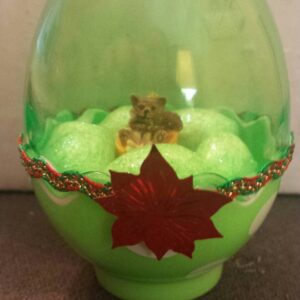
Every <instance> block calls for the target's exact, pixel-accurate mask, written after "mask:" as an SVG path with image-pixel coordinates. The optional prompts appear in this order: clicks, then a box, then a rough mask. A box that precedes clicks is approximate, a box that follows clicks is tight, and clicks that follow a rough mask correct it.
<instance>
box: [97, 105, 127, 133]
mask: <svg viewBox="0 0 300 300" xmlns="http://www.w3.org/2000/svg"><path fill="white" fill-rule="evenodd" d="M131 109H132V107H131V106H122V107H120V108H118V109H116V110H114V111H113V112H111V113H110V114H109V115H108V116H107V117H106V118H105V120H104V121H103V122H102V124H101V125H102V126H104V127H105V128H108V129H109V130H110V131H111V133H112V134H113V135H114V136H116V135H117V133H118V131H119V130H120V129H122V128H126V127H128V123H129V120H130V110H131Z"/></svg>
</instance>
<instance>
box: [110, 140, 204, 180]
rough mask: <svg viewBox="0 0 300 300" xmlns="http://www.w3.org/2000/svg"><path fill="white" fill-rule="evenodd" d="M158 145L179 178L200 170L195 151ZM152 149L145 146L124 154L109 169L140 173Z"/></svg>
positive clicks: (177, 146)
mask: <svg viewBox="0 0 300 300" xmlns="http://www.w3.org/2000/svg"><path fill="white" fill-rule="evenodd" d="M156 146H157V148H158V150H159V152H160V153H161V154H162V156H163V157H164V159H165V160H166V161H167V162H168V163H169V164H170V165H171V167H172V168H173V169H174V170H175V172H176V173H177V176H178V177H179V178H186V177H189V176H191V175H192V174H193V173H194V172H196V171H197V170H198V167H199V164H200V160H199V159H198V157H197V155H196V154H195V153H194V152H192V151H190V150H188V149H186V148H184V147H182V146H179V145H170V144H160V145H156ZM150 150H151V146H144V147H142V148H139V149H134V150H132V151H130V152H128V153H126V154H123V155H122V156H120V157H119V158H117V159H116V160H114V161H113V162H112V163H111V164H110V165H109V166H108V170H111V171H116V172H122V173H123V172H126V173H131V174H135V175H138V174H140V168H141V165H142V163H143V161H144V160H145V159H146V157H147V156H148V154H149V152H150Z"/></svg>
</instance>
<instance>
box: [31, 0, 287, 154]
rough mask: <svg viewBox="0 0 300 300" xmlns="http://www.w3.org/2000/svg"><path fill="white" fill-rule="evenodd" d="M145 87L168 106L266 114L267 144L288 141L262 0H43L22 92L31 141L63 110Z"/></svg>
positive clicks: (279, 66) (277, 62)
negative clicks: (46, 0) (272, 139)
mask: <svg viewBox="0 0 300 300" xmlns="http://www.w3.org/2000/svg"><path fill="white" fill-rule="evenodd" d="M153 92H154V93H156V94H159V95H162V96H165V97H166V98H167V99H168V103H169V106H170V107H173V108H175V109H179V108H183V109H185V108H212V109H217V108H221V107H223V108H229V109H231V110H233V111H234V112H235V113H236V114H244V115H245V112H247V114H248V116H249V115H250V116H255V115H258V116H263V115H266V116H267V117H268V118H269V120H270V122H271V126H272V130H273V133H274V137H275V142H276V144H277V145H278V146H282V145H287V144H288V142H289V137H288V135H289V124H288V123H289V88H288V82H287V74H286V69H285V63H284V59H283V55H282V48H281V45H280V41H279V38H278V34H277V31H276V28H275V26H274V24H273V21H272V18H271V16H270V13H269V9H268V8H267V6H266V4H265V1H264V0H234V1H227V0H216V1H211V0H201V1H199V0H186V1H182V0H152V1H148V0H130V1H123V0H114V1H111V0H90V1H89V2H88V3H87V2H86V1H84V0H49V3H48V6H47V8H46V10H45V13H44V15H43V19H42V22H41V25H40V31H39V32H38V34H37V37H36V41H35V44H34V51H33V55H32V61H31V67H30V72H29V77H28V88H27V96H26V102H27V104H26V109H25V113H26V114H25V126H26V132H27V134H28V136H29V137H30V141H31V142H32V145H33V146H34V147H36V146H37V144H38V142H39V139H40V137H41V134H42V132H43V130H44V129H45V126H46V120H47V118H49V117H53V116H54V115H56V114H57V113H58V112H60V111H62V110H69V111H71V112H72V113H73V114H74V115H77V116H79V115H80V114H81V113H82V112H83V111H84V110H86V109H100V110H103V111H106V112H109V111H112V110H115V109H116V108H117V107H119V106H124V105H129V104H130V96H131V95H132V94H137V95H147V94H149V93H153ZM99 118H100V119H101V117H99ZM120 121H121V120H120ZM199 126H201V124H199ZM256 134H257V133H251V135H252V138H255V135H256ZM192 150H195V149H192Z"/></svg>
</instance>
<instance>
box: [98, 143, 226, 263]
mask: <svg viewBox="0 0 300 300" xmlns="http://www.w3.org/2000/svg"><path fill="white" fill-rule="evenodd" d="M111 181H112V189H113V192H114V195H113V196H111V197H107V198H100V199H99V200H98V202H99V203H100V204H101V205H102V207H103V208H104V209H106V210H107V211H108V212H110V213H112V214H114V215H115V216H117V217H118V219H117V221H116V222H115V223H114V225H113V228H112V236H113V247H114V248H115V247H120V246H131V245H136V244H139V243H142V242H144V243H145V244H146V246H147V247H148V248H149V249H150V250H151V251H152V252H153V253H154V254H155V255H156V257H157V259H161V258H162V257H163V256H164V255H165V254H166V253H167V252H168V251H169V250H173V251H175V252H178V253H181V254H183V255H186V256H188V257H192V253H193V251H194V248H195V245H194V242H195V241H196V240H204V239H209V238H220V237H222V235H221V234H220V233H219V232H218V230H217V229H216V228H215V226H214V224H213V222H212V221H211V220H210V217H211V216H212V215H213V214H215V213H216V212H217V211H218V210H219V209H220V208H221V207H222V206H223V205H225V204H227V203H229V202H230V201H231V199H230V198H228V197H226V196H223V195H221V194H219V193H216V192H211V191H202V190H194V188H193V178H192V177H189V178H186V179H183V180H180V179H178V177H177V175H176V173H175V171H174V170H173V169H172V167H171V166H170V165H169V164H168V163H167V161H166V160H165V159H164V158H163V157H162V155H161V154H160V153H159V151H158V150H157V148H156V147H155V146H153V147H152V150H151V151H150V153H149V156H148V157H147V158H146V160H145V161H144V162H143V164H142V166H141V173H140V175H138V176H135V175H131V174H127V173H117V172H111Z"/></svg>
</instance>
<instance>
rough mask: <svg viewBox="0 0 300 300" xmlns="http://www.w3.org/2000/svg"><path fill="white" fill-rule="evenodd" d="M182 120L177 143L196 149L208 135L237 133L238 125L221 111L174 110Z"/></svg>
mask: <svg viewBox="0 0 300 300" xmlns="http://www.w3.org/2000/svg"><path fill="white" fill-rule="evenodd" d="M176 112H177V113H178V114H179V116H180V118H181V120H182V122H183V130H182V131H181V133H180V135H179V144H180V145H183V146H185V147H187V148H189V149H191V150H194V151H195V150H196V149H197V147H198V146H199V144H200V143H201V142H202V141H203V140H204V139H205V138H206V137H208V136H211V135H214V134H216V133H218V132H231V133H234V134H238V132H239V128H238V125H237V124H236V123H235V122H234V121H233V120H231V119H229V118H227V117H226V116H224V115H222V114H221V113H219V112H217V111H213V110H209V109H181V110H177V111H176Z"/></svg>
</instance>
